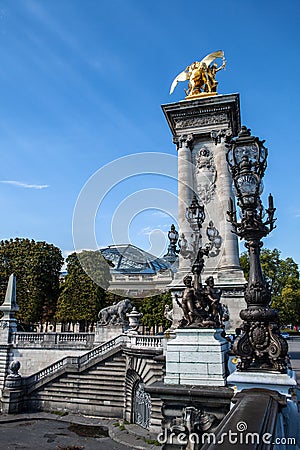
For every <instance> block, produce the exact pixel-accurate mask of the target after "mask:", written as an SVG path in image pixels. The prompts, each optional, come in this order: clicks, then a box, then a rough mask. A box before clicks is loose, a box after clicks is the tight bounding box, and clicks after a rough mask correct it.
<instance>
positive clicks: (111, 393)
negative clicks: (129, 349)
mask: <svg viewBox="0 0 300 450" xmlns="http://www.w3.org/2000/svg"><path fill="white" fill-rule="evenodd" d="M125 370H126V361H125V357H124V355H122V353H121V352H120V351H119V352H118V353H116V354H115V355H113V356H110V357H108V358H107V359H105V360H104V361H101V362H99V363H98V364H96V365H95V366H92V367H91V368H89V369H86V370H84V371H82V372H80V374H79V373H70V372H69V373H68V372H67V373H65V374H64V375H61V376H59V377H58V378H56V379H55V380H53V381H50V382H49V383H47V384H45V385H44V386H42V387H40V388H38V389H37V390H34V391H33V392H31V393H30V395H28V396H27V398H26V399H25V403H26V406H27V408H26V409H28V410H32V409H35V410H43V411H47V410H49V411H50V410H52V411H67V412H73V413H81V414H90V415H99V416H103V417H122V413H123V405H124V384H125Z"/></svg>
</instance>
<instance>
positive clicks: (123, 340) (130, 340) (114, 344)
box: [15, 333, 164, 389]
mask: <svg viewBox="0 0 300 450" xmlns="http://www.w3.org/2000/svg"><path fill="white" fill-rule="evenodd" d="M15 334H19V333H15ZM24 334H25V333H24ZM26 334H29V333H26ZM53 334H55V333H53ZM57 334H58V333H57ZM62 334H67V333H62ZM83 334H84V333H83ZM163 337H164V336H140V335H129V334H127V335H126V334H122V335H119V336H117V337H116V338H114V339H111V340H110V341H107V342H105V343H104V344H101V345H99V346H98V347H95V348H94V349H92V350H90V351H88V352H86V353H84V354H83V355H81V356H66V357H65V358H63V359H60V360H59V361H56V362H55V363H53V364H51V365H49V366H47V367H45V368H44V369H42V370H40V371H39V372H36V373H35V374H33V375H30V376H29V377H24V378H23V385H24V387H25V388H26V389H29V388H31V387H32V386H33V385H35V384H36V383H38V382H40V381H41V380H43V379H46V378H47V379H48V378H49V377H51V376H52V375H54V374H57V373H60V372H61V371H62V370H64V369H66V368H67V367H68V368H69V370H71V371H76V372H78V371H80V370H82V368H85V367H87V366H88V364H89V363H92V362H93V360H94V359H96V358H99V357H103V358H105V357H106V355H107V354H108V353H109V352H110V351H111V350H113V349H115V350H116V351H117V350H118V349H122V348H126V347H128V348H140V349H148V350H151V349H161V348H162V346H163V344H162V338H163Z"/></svg>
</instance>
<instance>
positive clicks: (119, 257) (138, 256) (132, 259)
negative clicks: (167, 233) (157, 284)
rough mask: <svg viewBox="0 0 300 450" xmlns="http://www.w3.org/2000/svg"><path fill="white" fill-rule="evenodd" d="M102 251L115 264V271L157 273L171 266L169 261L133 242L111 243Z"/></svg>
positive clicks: (113, 270)
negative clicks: (136, 245)
mask: <svg viewBox="0 0 300 450" xmlns="http://www.w3.org/2000/svg"><path fill="white" fill-rule="evenodd" d="M100 251H101V253H102V255H103V256H104V258H105V259H107V260H108V261H110V262H111V263H112V264H113V267H112V269H111V271H112V272H115V273H118V272H119V273H140V274H156V273H158V272H162V271H165V270H168V269H169V268H170V266H171V264H170V263H168V262H167V261H164V260H163V259H161V258H158V257H157V256H153V255H151V254H150V253H148V252H145V251H144V250H142V249H140V248H138V247H135V246H134V245H132V244H121V245H109V246H108V247H106V248H102V249H100Z"/></svg>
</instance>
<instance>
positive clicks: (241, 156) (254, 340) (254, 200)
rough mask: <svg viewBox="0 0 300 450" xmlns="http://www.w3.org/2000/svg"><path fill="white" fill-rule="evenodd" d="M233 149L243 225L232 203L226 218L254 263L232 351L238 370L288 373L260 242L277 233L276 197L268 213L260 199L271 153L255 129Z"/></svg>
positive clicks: (231, 160)
mask: <svg viewBox="0 0 300 450" xmlns="http://www.w3.org/2000/svg"><path fill="white" fill-rule="evenodd" d="M228 147H229V151H228V153H227V161H228V164H229V167H230V171H231V174H232V177H233V182H234V187H235V192H236V197H237V203H238V206H239V207H240V210H241V221H240V222H238V221H237V217H236V211H235V209H234V204H233V201H232V199H230V201H229V211H228V212H227V214H228V216H229V221H230V222H231V223H232V225H233V228H234V233H236V234H237V235H238V236H239V237H240V238H242V239H245V241H246V243H245V246H246V247H247V249H248V252H249V260H250V273H249V281H248V285H247V287H246V290H245V300H246V303H247V309H244V310H242V311H241V312H240V317H241V319H242V320H243V325H242V330H243V334H242V335H241V336H240V337H238V338H237V339H236V341H235V343H234V346H233V351H234V352H235V353H236V354H237V355H238V356H240V358H241V362H240V364H239V365H238V369H239V370H247V369H248V370H249V369H251V368H253V369H258V368H259V369H275V370H277V371H280V372H285V371H286V361H285V356H286V354H287V350H288V346H287V343H286V341H285V339H283V338H282V337H281V335H280V332H279V327H278V314H277V311H275V310H274V309H272V308H270V306H269V305H270V303H271V291H270V288H269V286H268V284H267V283H266V281H265V280H264V277H263V274H262V269H261V264H260V249H261V247H262V245H263V244H262V242H261V239H262V238H263V237H265V236H267V235H268V234H269V233H270V232H271V231H272V230H273V228H274V222H275V220H276V219H274V212H275V208H274V205H273V197H272V196H271V194H270V196H269V205H268V209H266V211H264V208H263V205H262V202H261V199H260V195H261V193H262V191H263V184H262V178H263V176H264V172H265V169H266V167H267V154H268V151H267V148H266V147H264V141H260V140H259V138H257V137H254V136H251V133H250V130H249V129H247V128H246V127H244V126H243V127H242V128H241V131H240V133H239V135H238V137H237V138H236V139H232V140H231V142H230V143H229V144H228Z"/></svg>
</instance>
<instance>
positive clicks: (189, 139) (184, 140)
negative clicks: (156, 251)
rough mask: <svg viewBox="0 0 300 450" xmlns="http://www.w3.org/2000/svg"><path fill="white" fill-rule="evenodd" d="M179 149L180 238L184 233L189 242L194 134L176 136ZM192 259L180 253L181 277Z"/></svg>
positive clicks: (175, 141) (187, 269) (185, 272)
mask: <svg viewBox="0 0 300 450" xmlns="http://www.w3.org/2000/svg"><path fill="white" fill-rule="evenodd" d="M174 143H175V144H176V145H177V151H178V228H179V238H180V240H181V243H182V240H183V236H182V234H184V237H185V239H187V242H191V235H192V230H191V227H190V225H189V223H188V221H187V219H186V208H187V207H188V206H190V203H191V201H192V198H193V184H194V183H193V171H192V153H191V150H192V148H193V147H192V145H193V135H192V134H189V135H184V134H183V135H180V136H178V137H176V138H174ZM190 270H191V267H190V261H189V259H184V258H183V257H182V256H181V255H180V254H179V272H180V276H181V278H182V277H183V276H184V274H187V273H188V272H190Z"/></svg>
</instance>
